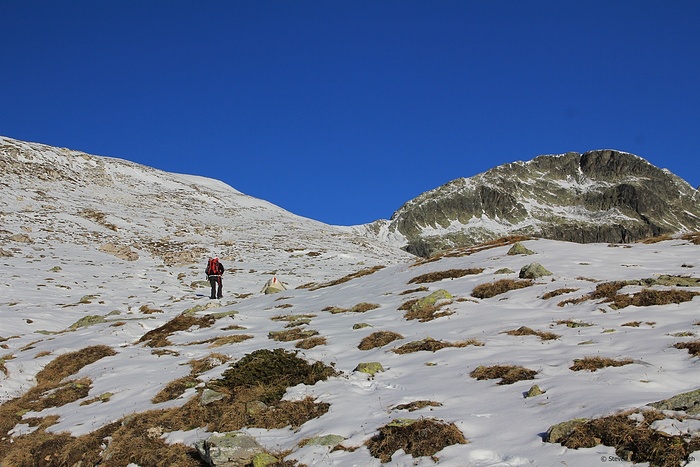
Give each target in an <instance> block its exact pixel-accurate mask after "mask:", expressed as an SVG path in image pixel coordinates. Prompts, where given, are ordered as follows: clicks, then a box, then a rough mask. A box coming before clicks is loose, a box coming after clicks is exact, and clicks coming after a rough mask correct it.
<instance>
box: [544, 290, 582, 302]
mask: <svg viewBox="0 0 700 467" xmlns="http://www.w3.org/2000/svg"><path fill="white" fill-rule="evenodd" d="M577 290H578V289H572V288H561V289H557V290H552V291H551V292H547V293H546V294H544V295H542V297H541V298H542V300H549V299H550V298H554V297H558V296H559V295H564V294H567V293H571V292H576V291H577Z"/></svg>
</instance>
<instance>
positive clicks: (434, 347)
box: [393, 337, 484, 355]
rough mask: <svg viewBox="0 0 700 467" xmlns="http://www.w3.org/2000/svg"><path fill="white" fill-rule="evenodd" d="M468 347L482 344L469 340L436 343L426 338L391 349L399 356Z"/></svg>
mask: <svg viewBox="0 0 700 467" xmlns="http://www.w3.org/2000/svg"><path fill="white" fill-rule="evenodd" d="M468 345H474V346H482V345H484V344H483V343H482V342H481V341H478V340H476V339H469V340H464V341H458V342H447V341H438V340H435V339H433V338H431V337H427V338H425V339H422V340H419V341H415V342H409V343H408V344H404V345H402V346H401V347H398V348H396V349H393V352H394V353H397V354H399V355H402V354H407V353H413V352H437V351H438V350H441V349H444V348H447V347H458V348H461V347H467V346H468Z"/></svg>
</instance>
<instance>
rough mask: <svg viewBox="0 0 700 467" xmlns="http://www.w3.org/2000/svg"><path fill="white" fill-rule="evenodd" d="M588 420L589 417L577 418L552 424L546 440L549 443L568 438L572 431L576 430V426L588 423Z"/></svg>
mask: <svg viewBox="0 0 700 467" xmlns="http://www.w3.org/2000/svg"><path fill="white" fill-rule="evenodd" d="M587 421H588V419H587V418H575V419H573V420H569V421H566V422H561V423H557V424H556V425H552V426H551V427H549V430H547V438H546V441H547V442H548V443H559V442H561V441H562V440H563V439H564V438H566V437H567V436H568V435H569V434H570V433H571V432H572V431H574V428H576V427H577V426H579V425H582V424H584V423H586V422H587Z"/></svg>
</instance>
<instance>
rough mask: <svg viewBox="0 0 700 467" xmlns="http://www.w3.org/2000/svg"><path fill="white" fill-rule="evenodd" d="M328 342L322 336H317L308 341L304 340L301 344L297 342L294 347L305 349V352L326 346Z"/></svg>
mask: <svg viewBox="0 0 700 467" xmlns="http://www.w3.org/2000/svg"><path fill="white" fill-rule="evenodd" d="M327 342H328V341H327V340H326V338H325V337H321V336H315V337H308V338H306V339H302V340H300V341H299V342H297V343H296V344H295V345H294V347H295V348H297V349H303V350H309V349H313V348H314V347H317V346H319V345H326V343H327Z"/></svg>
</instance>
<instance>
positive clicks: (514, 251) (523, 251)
mask: <svg viewBox="0 0 700 467" xmlns="http://www.w3.org/2000/svg"><path fill="white" fill-rule="evenodd" d="M506 254H507V255H510V256H515V255H534V254H535V252H534V251H532V250H530V249H528V248H525V247H524V246H523V244H522V243H520V242H515V243H514V244H513V246H512V247H510V250H508V253H506Z"/></svg>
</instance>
